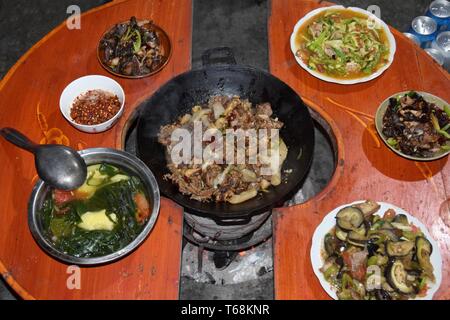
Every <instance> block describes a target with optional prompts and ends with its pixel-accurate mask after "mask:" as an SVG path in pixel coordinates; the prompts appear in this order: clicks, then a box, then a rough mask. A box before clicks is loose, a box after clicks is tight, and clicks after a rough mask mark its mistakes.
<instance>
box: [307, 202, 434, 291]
mask: <svg viewBox="0 0 450 320" xmlns="http://www.w3.org/2000/svg"><path fill="white" fill-rule="evenodd" d="M364 201H366V200H357V201H354V202H352V203H348V204H343V205H341V206H339V207H337V208H334V209H333V210H331V211H330V212H329V213H328V214H327V215H325V217H324V218H323V219H322V221H321V222H320V224H319V225H318V226H317V228H316V230H315V231H314V234H313V237H312V243H311V251H310V259H311V265H312V269H313V271H314V274H315V275H316V277H317V279H319V282H320V284H321V286H322V288H323V289H324V290H325V292H326V293H327V294H328V295H329V296H330V297H331V298H333V299H335V300H337V299H338V297H337V294H336V291H335V290H334V289H333V287H332V286H331V284H330V283H328V282H327V281H326V280H325V277H324V276H323V274H322V272H321V271H320V268H321V267H322V265H323V262H324V261H323V258H322V243H323V239H324V237H325V234H326V233H327V232H328V231H330V230H331V228H333V227H334V226H335V225H336V222H335V221H336V219H335V218H336V214H337V212H338V211H339V210H341V209H342V208H344V207H347V206H351V205H354V204H357V203H361V202H364ZM377 203H378V204H379V205H380V206H381V207H380V209H379V210H378V211H377V212H376V213H375V214H377V215H380V216H381V215H382V214H383V213H384V212H385V211H386V209H390V208H392V209H394V210H395V212H396V213H397V214H404V215H406V216H407V218H408V221H409V222H410V223H412V224H414V225H415V226H416V227H418V228H419V229H420V230H421V231H422V232H423V233H424V235H425V236H426V237H427V239H428V240H429V241H430V242H431V245H432V246H433V253H432V254H431V263H432V265H433V267H434V275H435V278H436V282H435V283H434V284H432V285H430V287H429V288H428V291H427V295H426V296H425V297H416V298H415V299H414V300H432V299H433V296H434V294H435V293H436V291H437V290H438V289H439V287H440V285H441V282H442V256H441V252H440V248H439V244H438V243H437V242H436V241H435V240H434V238H433V237H432V236H431V234H430V232H429V231H428V228H427V227H426V226H425V225H424V224H423V223H422V222H421V221H420V220H419V219H417V218H416V217H414V216H413V215H411V214H410V213H408V212H407V211H406V210H404V209H402V208H399V207H397V206H395V205H393V204H390V203H387V202H381V201H377Z"/></svg>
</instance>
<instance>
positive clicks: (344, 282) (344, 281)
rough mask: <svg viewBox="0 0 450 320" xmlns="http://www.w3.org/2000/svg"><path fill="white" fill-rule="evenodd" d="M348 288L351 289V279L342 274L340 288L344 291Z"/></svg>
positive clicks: (346, 274)
mask: <svg viewBox="0 0 450 320" xmlns="http://www.w3.org/2000/svg"><path fill="white" fill-rule="evenodd" d="M350 287H353V279H352V277H350V275H349V274H348V273H344V274H343V275H342V288H343V289H346V288H350Z"/></svg>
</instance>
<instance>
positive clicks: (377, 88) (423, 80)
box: [0, 0, 450, 299]
mask: <svg viewBox="0 0 450 320" xmlns="http://www.w3.org/2000/svg"><path fill="white" fill-rule="evenodd" d="M322 5H324V4H322ZM318 6H320V5H319V4H318V2H317V1H309V0H304V1H298V0H272V1H271V16H270V19H269V46H270V48H269V53H270V69H271V72H272V73H273V74H275V75H276V76H277V77H279V78H281V79H282V80H284V81H285V82H287V83H288V84H289V85H291V86H292V87H293V88H294V89H295V90H296V91H297V92H298V93H299V94H300V95H301V96H302V97H303V98H304V100H305V102H307V104H308V105H309V106H310V107H311V108H312V110H313V111H314V112H315V113H317V114H318V115H319V116H320V117H321V119H322V120H324V121H326V122H327V123H328V126H329V128H330V135H331V136H332V138H333V140H334V142H335V146H336V147H337V150H336V151H337V169H336V171H335V173H334V176H333V178H332V180H331V182H330V184H329V185H328V186H327V187H326V189H325V190H323V191H322V192H321V193H320V194H319V195H317V196H316V197H314V198H313V199H311V200H309V201H308V202H307V203H305V204H302V205H296V206H293V207H290V208H280V209H277V210H276V212H275V214H274V216H273V219H274V261H275V268H274V272H275V291H276V298H277V299H326V298H328V296H327V295H326V293H325V292H324V291H323V290H322V288H321V287H320V284H319V282H318V280H317V279H316V278H315V276H314V273H313V271H312V268H311V263H310V260H309V250H310V247H311V237H312V234H313V232H314V230H315V228H316V226H317V225H318V224H319V223H320V221H321V219H322V218H323V216H324V215H325V214H326V213H328V212H329V211H330V210H332V209H333V208H335V207H336V206H338V205H341V204H344V203H349V202H352V201H354V200H358V199H368V198H370V199H374V200H378V201H386V202H391V203H393V204H395V205H397V206H400V207H402V208H404V209H406V210H407V211H408V212H410V213H411V214H412V215H414V216H416V217H418V218H419V219H421V220H422V221H423V222H424V223H425V224H426V225H427V226H428V228H429V230H430V231H431V233H432V235H433V237H434V238H435V239H436V240H437V241H438V242H439V245H440V250H441V253H442V256H443V260H444V264H443V282H442V285H441V288H440V290H439V291H438V293H437V294H436V296H435V298H438V299H439V298H440V299H449V298H450V266H449V262H450V251H449V247H450V237H449V234H450V227H449V226H448V225H446V224H445V223H444V221H443V219H442V217H444V216H445V214H447V215H448V214H449V212H448V207H447V205H448V203H449V198H450V165H449V164H448V163H447V161H448V159H447V158H444V159H441V160H439V161H434V162H427V163H418V162H412V161H408V160H405V159H403V158H401V157H398V156H396V155H395V154H394V153H392V152H391V151H389V150H388V148H387V147H385V146H384V145H383V143H382V142H381V141H380V140H379V138H378V137H377V136H376V134H375V133H374V132H375V131H374V130H375V129H374V125H373V115H374V113H375V110H376V108H377V107H378V104H379V103H380V102H381V101H382V100H384V99H385V98H386V97H387V96H389V95H391V94H393V93H395V92H398V91H403V90H408V89H415V90H423V91H428V92H430V93H433V94H435V95H438V96H440V97H442V98H443V99H446V100H447V101H449V100H450V90H449V89H450V87H449V83H450V82H449V75H448V74H447V73H446V72H445V71H444V70H443V69H442V68H440V67H439V66H437V65H436V64H435V63H434V62H433V60H432V59H431V58H430V57H429V56H428V55H426V53H424V52H423V51H422V50H421V49H420V48H418V47H417V46H415V45H414V44H412V43H411V42H409V41H408V40H407V39H406V38H405V37H404V36H403V35H402V34H401V33H399V32H398V31H396V30H393V33H394V35H395V38H396V41H397V54H396V57H395V60H394V63H393V64H392V66H391V67H390V68H389V69H388V70H387V71H386V72H385V73H384V74H383V75H382V76H380V77H379V78H377V79H375V80H373V81H370V82H368V83H364V84H358V85H352V86H342V85H337V84H330V83H326V82H323V81H320V80H318V79H316V78H314V77H312V76H311V75H309V74H308V73H307V72H306V71H304V70H303V69H301V68H300V67H299V66H298V65H297V63H296V62H295V59H294V57H293V56H292V53H291V52H290V48H289V36H290V34H291V31H292V28H293V26H294V24H295V23H296V21H297V20H298V19H300V18H301V17H302V16H303V15H304V14H306V13H307V12H308V11H310V10H312V9H314V8H316V7H318ZM191 8H192V3H191V1H190V0H164V1H162V0H160V1H155V0H152V1H147V0H129V1H115V2H112V3H110V4H107V5H105V6H102V7H99V8H96V9H94V10H92V11H90V12H88V13H86V14H84V15H83V16H82V22H81V23H82V28H81V30H68V29H67V28H66V27H65V25H64V24H62V25H61V26H59V27H58V28H56V29H55V30H54V31H52V32H51V33H50V34H49V35H47V36H46V37H45V38H44V39H42V40H41V41H40V42H39V43H37V44H36V45H35V46H34V47H33V48H32V49H31V50H30V51H29V52H28V53H27V54H26V55H24V56H23V57H22V58H21V59H20V60H19V62H17V63H16V65H15V66H14V67H13V68H12V69H11V70H10V72H9V73H8V74H7V75H6V76H5V78H4V79H3V81H2V82H1V83H0V101H2V106H1V107H0V126H1V127H4V126H11V127H15V128H18V129H19V130H21V131H23V132H24V133H25V134H27V135H28V136H30V137H31V138H33V139H34V140H36V141H40V142H41V143H49V142H59V143H66V144H69V145H70V146H72V147H74V148H78V149H83V148H88V147H94V146H95V147H97V146H104V147H116V148H121V147H122V138H123V134H124V127H126V124H127V120H128V119H129V117H130V116H131V115H132V112H133V110H134V109H135V108H136V106H137V105H138V104H139V102H140V101H142V100H143V99H145V98H147V97H148V96H150V95H151V94H152V93H153V92H154V91H155V90H156V89H157V88H158V87H159V86H161V84H163V83H164V82H166V81H167V80H169V79H170V78H172V77H173V76H175V75H176V74H179V73H181V72H183V71H186V70H188V69H189V68H190V62H191V56H190V55H191V29H192V28H191V25H192V21H191V17H192V12H191ZM132 15H136V16H137V17H138V18H150V19H153V20H154V21H155V22H156V23H157V24H158V25H160V26H162V27H163V29H164V30H166V32H167V33H168V34H169V36H170V38H171V40H172V45H173V50H174V51H173V54H172V58H171V60H170V61H169V64H168V65H167V66H166V67H165V68H164V70H162V71H161V72H160V73H158V74H157V75H155V76H152V77H149V78H145V79H141V80H126V79H121V78H116V77H114V76H111V75H109V74H108V73H107V72H106V71H105V70H104V69H103V68H102V67H101V66H100V65H99V63H98V61H97V59H96V56H95V54H96V51H95V49H96V46H97V42H98V40H99V38H100V35H101V34H102V33H103V32H104V30H106V29H107V28H109V27H110V26H111V25H113V24H114V23H115V22H117V21H123V20H126V19H128V18H129V17H130V16H132ZM86 74H103V75H107V76H111V77H112V78H114V79H115V80H117V81H118V82H119V83H120V84H121V85H122V86H123V88H124V89H125V93H126V97H127V104H126V111H125V114H124V116H123V117H122V118H121V120H120V122H119V123H118V124H117V125H116V126H114V127H113V128H112V129H111V130H109V131H107V132H105V133H102V134H95V135H91V134H85V133H82V132H79V131H77V130H76V129H74V128H73V127H71V126H70V124H68V123H67V122H66V121H65V120H64V118H63V117H62V115H61V114H60V112H59V106H58V101H59V95H60V93H61V91H62V90H63V88H64V87H65V86H66V85H67V84H68V83H69V82H71V81H72V80H74V79H76V78H78V77H80V76H83V75H86ZM0 150H1V153H0V154H1V156H0V157H1V160H2V166H1V167H0V176H1V177H2V183H1V184H0V194H1V195H2V197H3V201H2V202H1V204H0V206H1V209H0V212H1V215H0V225H1V228H2V232H1V233H0V272H1V274H2V276H3V277H4V278H5V279H6V281H7V282H8V283H9V284H10V285H11V286H12V288H13V289H14V290H16V292H17V293H18V294H20V295H21V296H22V297H23V298H27V299H32V298H38V299H93V298H100V299H105V298H106V299H176V298H178V283H179V275H180V274H179V273H180V255H181V238H182V210H181V209H180V208H179V207H177V206H176V205H174V204H173V203H172V202H170V201H168V200H166V199H163V200H162V206H161V211H160V216H159V219H158V221H157V224H156V225H155V228H154V230H153V231H152V233H151V234H150V236H149V237H148V239H147V240H146V241H145V242H144V243H143V245H141V246H140V247H139V248H138V249H137V250H136V251H135V252H133V253H132V254H131V255H129V256H127V257H125V258H124V259H122V260H120V261H118V262H115V263H112V264H109V265H105V266H100V267H92V268H81V269H80V272H81V273H80V274H81V289H76V288H75V289H71V286H70V281H71V279H72V278H71V275H72V274H73V270H72V269H68V266H67V265H65V264H62V263H60V262H58V261H56V260H54V259H52V258H51V257H49V256H48V255H46V254H45V253H44V252H43V251H42V250H41V249H40V248H39V247H38V246H37V244H36V243H35V242H34V240H33V238H32V237H31V234H30V232H29V230H28V225H27V201H28V197H29V194H30V192H31V189H32V187H33V185H34V183H35V181H36V178H37V177H36V172H35V170H34V166H33V159H32V156H31V155H30V154H27V153H26V152H25V151H22V150H20V149H17V148H15V147H14V146H12V145H10V144H8V143H7V142H5V141H4V140H0ZM445 210H447V211H445ZM440 211H442V212H443V213H442V215H440ZM68 281H69V286H68Z"/></svg>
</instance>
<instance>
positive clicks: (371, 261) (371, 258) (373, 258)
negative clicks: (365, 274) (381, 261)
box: [367, 256, 378, 266]
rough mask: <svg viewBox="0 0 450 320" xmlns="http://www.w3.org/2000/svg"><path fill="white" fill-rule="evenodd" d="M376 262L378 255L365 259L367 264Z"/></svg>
mask: <svg viewBox="0 0 450 320" xmlns="http://www.w3.org/2000/svg"><path fill="white" fill-rule="evenodd" d="M376 264H378V257H377V256H371V257H370V258H369V260H367V265H368V266H374V265H376Z"/></svg>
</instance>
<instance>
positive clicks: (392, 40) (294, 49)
mask: <svg viewBox="0 0 450 320" xmlns="http://www.w3.org/2000/svg"><path fill="white" fill-rule="evenodd" d="M330 9H346V10H351V11H354V12H358V13H362V14H365V15H367V16H369V17H372V18H373V19H374V20H375V21H376V22H377V23H378V24H379V25H380V26H381V28H383V30H384V32H385V33H386V36H387V39H388V41H389V58H388V59H389V61H388V63H386V64H385V65H384V66H383V67H381V68H380V69H378V70H377V71H376V72H374V73H372V74H370V75H368V76H365V77H361V78H355V79H348V80H346V79H336V78H333V77H330V76H327V75H326V74H323V73H321V72H318V71H315V70H311V69H310V68H308V66H307V65H306V64H305V63H304V62H303V61H302V59H300V58H299V57H297V56H296V55H295V53H296V52H297V50H298V49H299V48H298V46H297V45H296V43H295V38H296V35H297V31H298V29H299V28H300V27H301V26H302V25H303V24H304V23H306V22H307V21H308V20H309V19H311V18H312V17H313V16H315V15H317V14H319V13H320V12H322V11H325V10H330ZM290 42H291V51H292V53H293V54H294V57H295V60H297V62H298V64H299V65H300V66H301V67H302V68H303V69H305V70H306V71H308V72H309V73H310V74H312V75H313V76H314V77H316V78H319V79H321V80H324V81H328V82H334V83H339V84H355V83H360V82H366V81H370V80H373V79H375V78H376V77H378V76H380V75H381V74H382V73H383V72H384V71H385V70H386V69H387V68H389V67H390V65H391V64H392V61H394V55H395V51H396V48H397V46H396V44H395V38H394V36H393V35H392V33H391V31H390V30H389V27H388V26H387V24H386V23H384V21H383V20H381V19H379V18H378V17H376V16H375V15H374V14H372V13H370V12H368V11H366V10H363V9H360V8H354V7H349V8H345V7H344V6H330V7H323V8H319V9H315V10H313V11H311V12H309V13H308V14H307V15H305V16H304V17H303V18H301V19H300V20H299V21H298V22H297V23H296V24H295V26H294V31H293V32H292V34H291V40H290Z"/></svg>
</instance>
